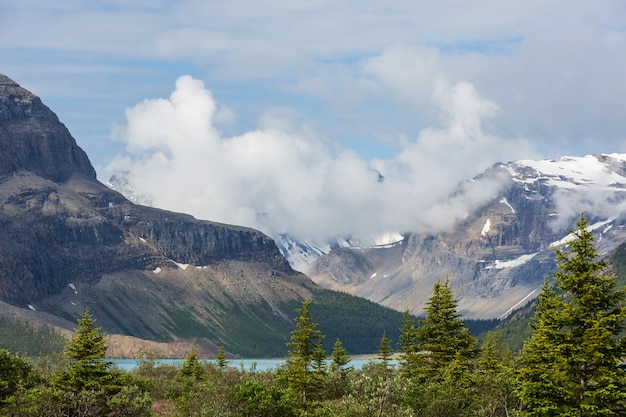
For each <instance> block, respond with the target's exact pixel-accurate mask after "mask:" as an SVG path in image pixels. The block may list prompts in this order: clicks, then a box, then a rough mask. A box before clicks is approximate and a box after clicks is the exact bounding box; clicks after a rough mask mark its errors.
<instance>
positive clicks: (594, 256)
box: [518, 213, 626, 416]
mask: <svg viewBox="0 0 626 417" xmlns="http://www.w3.org/2000/svg"><path fill="white" fill-rule="evenodd" d="M576 226H577V229H576V230H575V231H574V230H571V229H570V230H569V232H570V233H571V234H572V236H573V237H574V239H573V240H571V241H570V242H568V243H567V245H566V247H565V248H564V249H560V248H556V249H555V253H556V258H557V268H558V269H557V271H555V272H554V273H553V278H554V284H553V285H551V284H550V282H549V280H548V278H547V277H546V279H545V281H544V284H543V287H542V290H543V291H542V293H541V295H540V296H539V304H538V306H537V311H536V313H535V316H534V318H533V323H532V327H533V330H534V331H533V335H532V337H531V339H530V340H529V341H528V342H527V343H526V344H525V345H524V349H523V353H522V357H523V361H522V368H521V369H520V372H519V376H518V382H519V385H520V395H521V397H522V401H523V403H524V407H525V415H527V416H557V415H558V416H560V415H568V416H569V415H572V416H618V415H624V413H625V412H626V384H625V382H626V381H625V378H624V377H625V375H624V372H623V371H621V370H620V369H618V368H617V366H616V365H617V362H618V360H619V358H620V357H621V356H623V355H626V351H625V345H624V339H623V338H622V339H621V340H620V334H621V332H622V331H623V330H624V328H625V320H626V304H625V301H626V293H625V291H624V290H617V289H616V288H615V277H614V276H606V275H604V274H603V272H604V271H605V263H604V262H603V261H601V260H599V256H598V252H597V248H596V246H595V239H594V237H593V234H592V232H591V230H590V228H589V223H588V221H587V219H586V217H585V215H584V213H583V214H582V215H581V217H580V219H579V220H578V221H577V222H576Z"/></svg>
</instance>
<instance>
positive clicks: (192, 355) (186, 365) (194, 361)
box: [177, 345, 206, 382]
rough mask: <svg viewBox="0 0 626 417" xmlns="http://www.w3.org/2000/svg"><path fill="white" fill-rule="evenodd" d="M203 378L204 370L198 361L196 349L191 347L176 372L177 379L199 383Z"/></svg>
mask: <svg viewBox="0 0 626 417" xmlns="http://www.w3.org/2000/svg"><path fill="white" fill-rule="evenodd" d="M205 377H206V375H205V372H204V368H203V367H202V364H200V359H199V358H198V354H197V353H196V347H195V346H193V345H192V346H191V350H190V351H189V353H188V354H187V357H186V358H185V360H184V361H183V363H182V365H181V366H180V369H179V370H178V374H177V378H178V379H186V380H188V381H194V382H199V381H203V380H204V379H205Z"/></svg>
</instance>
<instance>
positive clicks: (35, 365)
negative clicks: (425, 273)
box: [0, 214, 626, 417]
mask: <svg viewBox="0 0 626 417" xmlns="http://www.w3.org/2000/svg"><path fill="white" fill-rule="evenodd" d="M570 232H571V234H572V236H573V239H572V240H571V241H570V242H568V243H567V245H566V246H564V247H563V248H557V249H555V254H556V257H557V270H556V271H555V272H554V273H553V274H552V276H551V277H546V279H545V281H544V284H543V291H542V293H541V295H540V296H539V300H538V305H537V309H536V312H535V315H534V317H533V319H532V322H531V330H532V334H531V336H530V338H529V339H528V340H526V342H525V343H524V346H523V348H522V349H521V351H520V352H511V351H510V350H509V349H507V348H505V347H504V345H503V344H502V342H501V341H500V339H499V336H498V334H497V333H490V334H489V335H488V336H487V338H486V339H485V341H484V342H483V343H482V344H481V345H480V346H479V345H478V342H477V341H476V339H475V338H474V337H473V336H472V335H471V334H470V332H469V331H468V329H467V327H466V326H465V324H464V322H463V321H462V319H461V317H460V315H459V314H458V312H457V304H456V301H455V299H454V297H453V294H452V292H451V290H450V288H449V285H448V281H447V279H446V280H444V281H439V282H438V283H437V284H435V286H434V287H433V292H432V296H431V297H430V299H429V301H428V303H427V305H426V308H425V312H426V314H425V317H424V318H423V319H420V320H415V319H414V317H412V316H411V315H410V314H409V313H408V311H407V312H405V314H404V320H403V323H402V325H401V328H400V332H399V337H398V340H396V341H393V340H391V339H389V338H388V337H387V333H386V332H383V334H382V335H381V338H380V344H379V348H378V352H377V354H376V357H375V359H372V360H371V361H370V362H369V363H368V364H367V365H366V366H364V367H363V368H361V369H354V368H353V367H352V366H351V365H350V362H351V357H350V354H349V353H348V352H347V351H346V349H344V347H343V344H342V342H341V341H340V340H339V339H336V340H335V341H334V344H333V345H332V346H333V348H332V351H331V352H330V354H327V352H325V351H324V348H323V346H324V345H323V343H322V341H323V339H324V337H325V336H324V334H322V332H321V331H320V330H319V329H318V328H317V323H316V322H315V320H314V318H313V317H312V315H311V313H310V308H309V307H310V305H311V304H310V302H309V301H303V303H302V306H301V308H299V309H297V317H296V318H295V328H294V330H293V331H292V333H291V338H290V340H289V341H288V342H287V347H288V353H287V359H286V361H285V363H284V365H282V366H279V367H277V368H276V369H274V370H271V371H263V372H258V371H256V370H255V369H250V370H244V369H237V368H235V367H231V366H229V361H228V359H227V358H226V357H225V355H224V351H223V349H220V351H219V352H218V355H217V357H216V360H215V361H213V362H205V361H202V360H200V359H199V358H198V355H197V354H196V352H195V349H192V350H191V352H190V353H189V354H188V356H187V358H185V360H184V361H183V363H182V364H181V365H180V366H172V365H158V364H157V363H156V362H155V361H153V360H144V361H143V362H142V363H141V364H140V365H139V366H138V367H137V368H136V369H134V370H133V371H130V372H124V371H121V370H118V369H116V368H115V367H113V366H112V364H111V363H110V362H108V361H107V360H106V358H105V355H106V345H105V338H104V335H103V333H102V332H101V329H99V328H98V327H96V326H95V320H94V319H93V317H92V316H91V315H90V313H89V311H86V312H85V314H84V315H83V316H82V317H81V319H80V320H79V321H78V328H77V330H76V336H75V337H74V338H72V339H71V340H70V341H68V342H67V344H66V346H65V351H64V355H63V357H62V358H55V357H44V358H39V359H38V360H36V361H31V360H28V358H24V357H20V356H19V355H16V354H13V353H10V352H8V351H6V350H4V351H0V414H2V415H6V416H24V417H26V416H50V417H53V416H54V417H56V416H128V417H131V416H133V417H135V416H136V417H140V416H216V417H217V416H238V417H270V416H272V417H298V416H320V417H321V416H340V417H351V416H356V417H360V416H363V417H365V416H367V417H370V416H377V417H382V416H394V417H404V416H407V417H408V416H428V417H430V416H441V417H443V416H461V417H462V416H476V417H479V416H502V417H511V416H533V417H534V416H545V417H548V416H623V415H626V372H625V370H624V366H625V364H624V359H626V338H625V337H624V330H625V329H626V292H625V290H624V289H623V288H622V289H620V288H618V286H617V285H616V277H615V276H612V275H611V274H608V273H607V269H606V265H605V263H604V262H603V261H602V260H600V257H599V255H598V252H597V246H596V244H595V240H594V237H593V235H592V233H591V231H590V228H589V223H588V221H587V219H586V217H585V216H584V214H583V215H581V217H580V219H579V220H578V221H577V222H576V229H575V230H570Z"/></svg>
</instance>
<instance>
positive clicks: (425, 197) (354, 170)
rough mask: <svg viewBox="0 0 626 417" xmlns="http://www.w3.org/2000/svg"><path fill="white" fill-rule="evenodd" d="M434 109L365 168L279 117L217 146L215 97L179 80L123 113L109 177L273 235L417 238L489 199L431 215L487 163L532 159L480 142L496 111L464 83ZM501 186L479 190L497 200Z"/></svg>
mask: <svg viewBox="0 0 626 417" xmlns="http://www.w3.org/2000/svg"><path fill="white" fill-rule="evenodd" d="M434 100H435V101H434V105H437V106H438V107H439V108H440V109H441V111H442V113H443V114H445V116H446V117H444V118H442V120H443V123H442V125H441V126H440V127H438V128H428V129H424V130H422V131H421V132H420V134H419V135H418V137H417V138H415V140H413V141H411V142H410V143H408V144H407V145H406V146H405V147H404V149H403V150H402V152H400V153H399V154H398V156H397V157H396V158H394V159H387V160H384V159H373V160H365V159H363V158H361V157H359V156H358V155H357V154H356V153H355V152H354V151H352V150H350V149H341V148H336V147H335V146H333V145H332V144H331V143H329V142H328V141H326V140H325V139H324V138H323V137H322V136H321V135H319V134H317V133H316V132H315V131H314V130H311V129H310V128H308V127H306V126H293V125H289V124H285V123H283V122H282V121H281V118H280V117H268V118H266V119H265V120H266V121H265V125H264V127H263V128H259V129H257V130H253V131H249V132H246V133H244V134H242V135H239V136H230V137H226V136H223V135H222V134H220V132H219V131H218V129H216V127H215V118H216V115H217V114H218V113H217V109H218V108H219V106H218V104H217V103H216V102H215V100H214V98H213V97H212V95H211V93H210V91H209V90H207V89H206V87H205V86H204V84H203V83H202V82H201V81H199V80H196V79H193V78H192V77H189V76H184V77H181V78H179V79H178V81H177V82H176V89H175V90H174V92H173V93H172V94H171V96H170V97H169V98H167V99H151V100H145V101H143V102H141V103H139V104H137V105H136V106H134V107H132V108H129V109H128V110H127V112H126V117H127V124H126V125H125V126H124V127H122V128H120V130H119V131H118V139H119V140H121V141H123V142H124V143H125V145H126V151H127V154H126V156H120V157H119V158H117V159H116V160H114V161H113V162H112V163H111V164H110V165H109V166H108V171H109V172H114V171H116V170H127V171H129V172H130V176H129V179H130V181H131V184H132V185H133V186H134V187H135V188H137V189H139V190H140V191H141V192H142V193H143V194H146V195H148V196H149V198H150V200H151V201H152V202H153V204H154V205H156V206H158V207H163V208H167V209H171V210H176V211H182V212H187V213H192V214H194V215H196V216H197V217H200V218H203V219H209V220H214V221H220V222H225V223H234V224H242V225H247V226H251V227H256V228H259V229H261V230H264V231H266V232H267V233H269V234H272V235H276V234H278V233H284V232H289V233H290V234H292V235H293V236H295V237H298V238H301V239H314V240H317V241H323V240H325V239H329V238H333V237H338V236H352V237H355V238H360V239H362V240H364V241H371V240H372V239H373V238H375V237H376V236H378V235H381V234H384V233H388V232H407V231H412V230H416V229H417V228H418V227H421V226H422V225H423V224H425V220H426V219H427V218H428V219H429V220H430V222H428V223H430V226H431V227H432V226H433V225H436V226H437V227H445V226H449V225H450V222H453V221H455V220H457V219H458V218H460V216H461V215H462V214H464V213H465V212H466V211H468V210H470V209H471V208H472V206H474V207H475V205H476V204H481V203H482V202H483V201H484V200H483V199H482V197H483V196H484V191H483V194H482V195H481V197H476V196H478V195H479V194H478V192H473V193H471V194H473V195H474V196H475V197H474V198H473V199H472V198H469V197H464V199H460V200H458V201H457V203H459V204H457V206H456V207H455V210H456V211H458V212H460V213H461V214H459V215H451V216H441V212H439V213H434V212H433V211H432V207H433V205H434V204H436V203H438V202H439V201H440V200H442V199H444V198H445V197H447V196H448V194H449V193H450V192H451V191H452V190H453V189H454V188H455V187H456V186H457V185H458V183H459V182H460V181H462V180H465V179H467V178H470V177H472V176H473V175H476V174H478V173H479V172H480V171H482V170H483V169H485V168H486V167H488V166H489V165H490V164H491V163H492V161H491V158H493V157H494V155H495V157H496V158H498V159H505V160H507V159H510V158H512V157H513V156H519V155H534V154H533V151H532V149H531V147H530V145H529V144H528V143H527V142H526V141H523V140H510V139H502V138H498V137H496V136H493V135H491V134H489V133H486V131H485V130H484V128H483V124H484V122H485V121H487V120H489V119H491V118H493V117H494V116H495V115H496V113H497V110H498V107H497V106H496V105H495V104H494V103H492V102H490V101H488V100H486V99H484V98H482V97H480V95H479V93H478V92H477V91H476V90H475V88H474V87H473V86H472V85H471V84H469V83H458V84H454V85H449V84H447V83H444V82H441V84H440V85H439V87H438V88H437V94H436V95H435V96H434ZM498 184H500V185H501V183H500V182H498V181H495V182H492V183H489V184H486V183H485V184H484V185H485V187H484V188H486V189H487V190H488V191H487V193H489V194H490V195H494V193H496V192H497V189H498ZM475 188H476V190H478V188H479V187H475ZM476 190H475V191H476Z"/></svg>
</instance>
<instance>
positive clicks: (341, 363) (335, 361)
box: [330, 339, 352, 373]
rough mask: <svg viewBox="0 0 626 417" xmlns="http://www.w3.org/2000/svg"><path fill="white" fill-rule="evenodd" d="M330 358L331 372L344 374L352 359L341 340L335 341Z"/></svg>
mask: <svg viewBox="0 0 626 417" xmlns="http://www.w3.org/2000/svg"><path fill="white" fill-rule="evenodd" d="M330 358H331V363H330V370H331V371H341V372H342V373H343V372H345V371H346V365H348V364H349V363H350V360H351V359H352V358H351V357H350V354H349V353H348V351H347V350H346V349H345V348H344V347H343V344H342V343H341V340H339V339H337V340H335V344H334V346H333V351H332V353H331V355H330Z"/></svg>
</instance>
